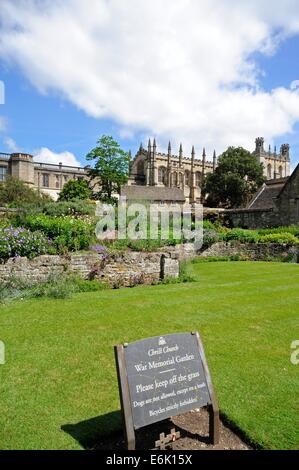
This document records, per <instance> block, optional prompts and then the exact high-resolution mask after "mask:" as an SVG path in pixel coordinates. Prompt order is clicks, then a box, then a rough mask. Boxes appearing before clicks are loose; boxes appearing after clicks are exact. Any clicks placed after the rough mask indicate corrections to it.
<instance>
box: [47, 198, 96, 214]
mask: <svg viewBox="0 0 299 470" xmlns="http://www.w3.org/2000/svg"><path fill="white" fill-rule="evenodd" d="M43 213H44V214H46V215H50V216H52V217H61V216H64V215H73V216H75V217H78V216H84V215H95V207H94V205H92V204H88V203H87V202H85V201H80V200H77V201H76V200H74V201H60V202H52V203H49V204H45V206H44V207H43Z"/></svg>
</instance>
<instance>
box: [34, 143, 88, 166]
mask: <svg viewBox="0 0 299 470" xmlns="http://www.w3.org/2000/svg"><path fill="white" fill-rule="evenodd" d="M34 161H35V162H42V163H53V164H55V165H58V164H59V163H62V164H63V165H68V166H75V167H80V166H82V165H81V164H80V162H78V160H77V159H76V157H75V155H74V154H73V153H71V152H67V151H65V152H61V153H56V152H53V151H52V150H50V149H48V148H47V147H42V148H41V149H39V150H36V151H35V152H34Z"/></svg>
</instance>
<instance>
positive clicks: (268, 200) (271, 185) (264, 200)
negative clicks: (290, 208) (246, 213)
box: [247, 178, 288, 209]
mask: <svg viewBox="0 0 299 470" xmlns="http://www.w3.org/2000/svg"><path fill="white" fill-rule="evenodd" d="M287 181H288V178H279V179H275V180H268V181H266V182H265V183H264V184H263V186H262V187H261V188H260V189H259V191H258V192H257V193H256V194H255V196H254V197H253V198H252V200H251V201H250V202H249V204H248V206H247V209H273V208H274V207H275V203H274V199H275V198H277V197H278V195H279V194H280V192H281V190H282V188H283V187H284V186H285V184H286V183H287Z"/></svg>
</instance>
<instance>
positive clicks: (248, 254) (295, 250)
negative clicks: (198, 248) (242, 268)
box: [200, 242, 299, 262]
mask: <svg viewBox="0 0 299 470" xmlns="http://www.w3.org/2000/svg"><path fill="white" fill-rule="evenodd" d="M200 256H202V257H208V256H241V257H244V258H246V259H248V260H252V261H263V260H267V259H277V260H281V259H283V258H287V257H288V258H289V257H290V258H293V261H294V262H298V261H299V245H280V244H277V243H239V242H233V243H225V242H218V243H214V245H212V246H210V248H208V249H206V250H205V251H203V252H202V253H201V254H200Z"/></svg>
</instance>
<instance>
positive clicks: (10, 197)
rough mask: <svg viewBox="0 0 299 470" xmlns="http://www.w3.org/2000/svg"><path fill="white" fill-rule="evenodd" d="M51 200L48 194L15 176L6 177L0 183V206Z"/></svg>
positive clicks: (16, 205) (14, 205)
mask: <svg viewBox="0 0 299 470" xmlns="http://www.w3.org/2000/svg"><path fill="white" fill-rule="evenodd" d="M46 201H48V202H49V201H52V199H51V198H50V196H48V195H45V194H43V193H40V192H38V191H35V190H34V189H32V188H30V187H29V186H27V185H26V184H25V183H23V182H22V181H20V180H18V179H17V178H13V177H8V178H7V180H6V181H4V182H2V183H0V206H10V207H18V206H20V205H22V204H24V202H27V203H34V204H39V203H44V202H46Z"/></svg>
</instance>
